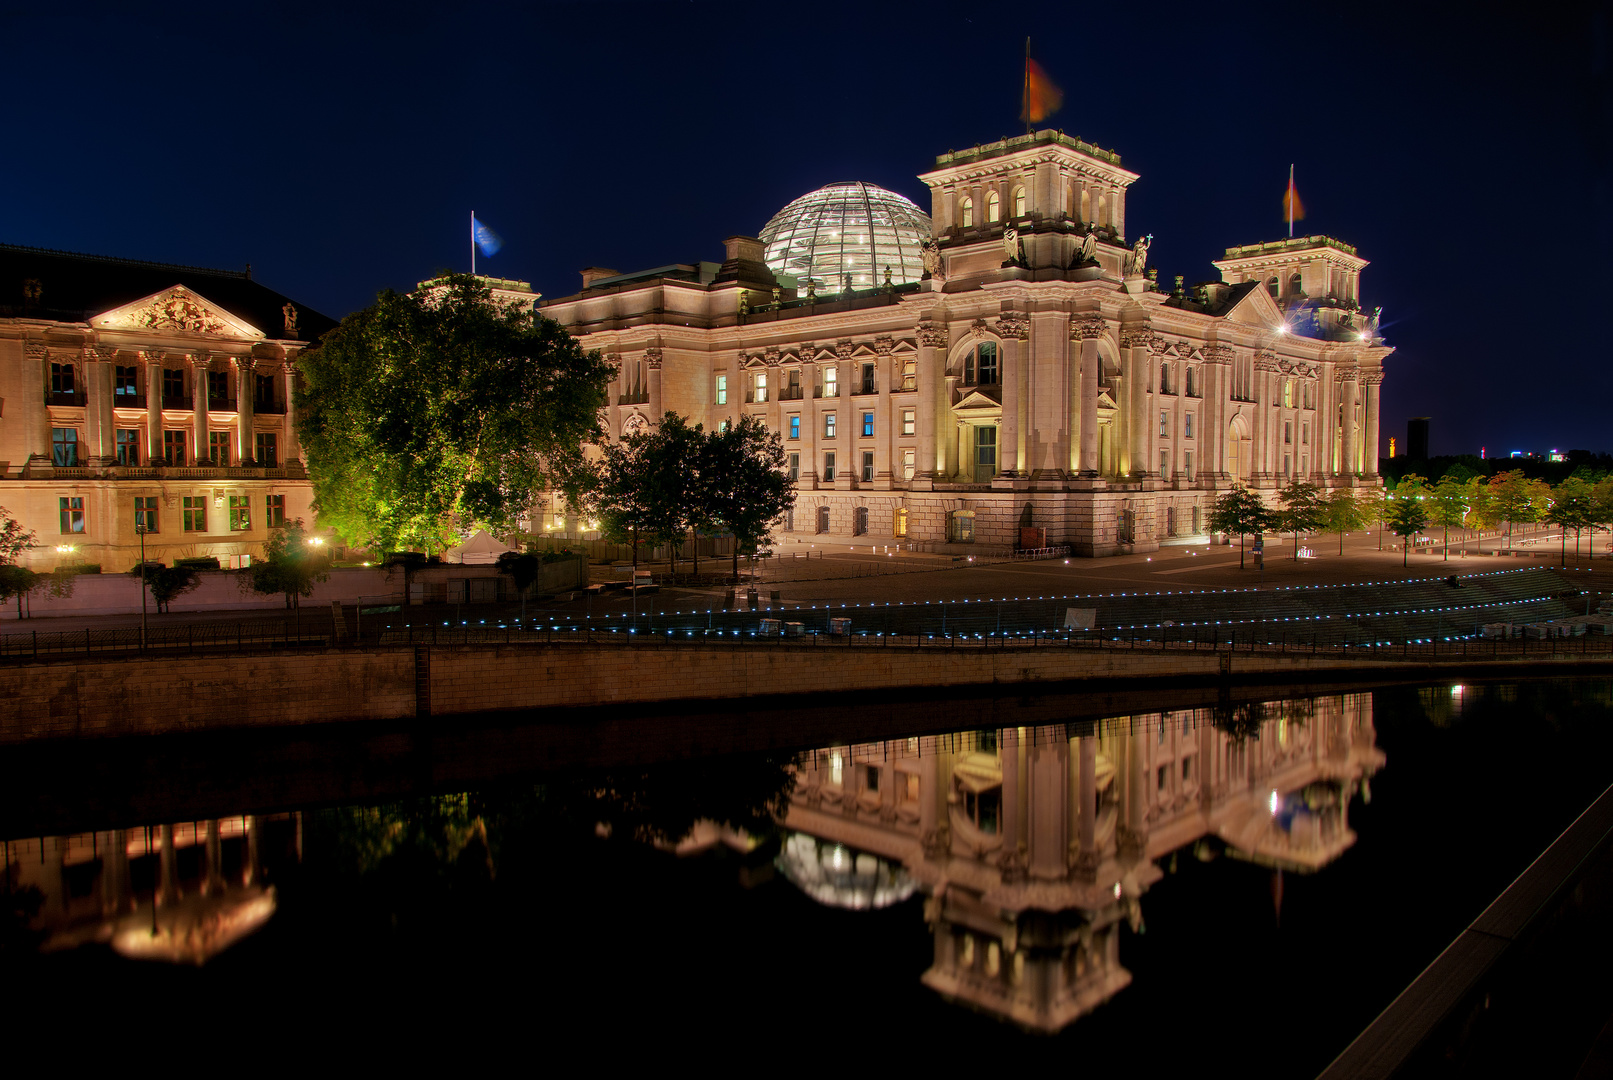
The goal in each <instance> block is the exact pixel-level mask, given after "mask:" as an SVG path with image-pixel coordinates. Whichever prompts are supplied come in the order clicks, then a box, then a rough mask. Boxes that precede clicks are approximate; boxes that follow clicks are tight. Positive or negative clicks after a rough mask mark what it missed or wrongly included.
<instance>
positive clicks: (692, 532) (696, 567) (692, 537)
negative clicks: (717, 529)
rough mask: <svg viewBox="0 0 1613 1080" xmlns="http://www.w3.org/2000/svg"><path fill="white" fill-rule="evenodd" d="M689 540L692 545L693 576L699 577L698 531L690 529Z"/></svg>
mask: <svg viewBox="0 0 1613 1080" xmlns="http://www.w3.org/2000/svg"><path fill="white" fill-rule="evenodd" d="M689 539H690V540H691V541H692V542H693V544H694V576H695V577H699V576H700V530H699V529H695V528H690V530H689Z"/></svg>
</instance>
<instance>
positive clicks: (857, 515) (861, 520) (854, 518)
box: [851, 506, 868, 536]
mask: <svg viewBox="0 0 1613 1080" xmlns="http://www.w3.org/2000/svg"><path fill="white" fill-rule="evenodd" d="M867 532H868V507H866V506H859V507H857V509H856V510H854V511H852V514H851V534H852V535H853V536H862V535H864V534H865V533H867Z"/></svg>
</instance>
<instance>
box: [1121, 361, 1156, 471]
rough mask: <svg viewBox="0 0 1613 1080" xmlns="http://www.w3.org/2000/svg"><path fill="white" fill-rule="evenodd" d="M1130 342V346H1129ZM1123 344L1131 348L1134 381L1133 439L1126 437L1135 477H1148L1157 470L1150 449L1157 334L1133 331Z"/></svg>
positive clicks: (1130, 368)
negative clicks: (1155, 335) (1155, 337)
mask: <svg viewBox="0 0 1613 1080" xmlns="http://www.w3.org/2000/svg"><path fill="white" fill-rule="evenodd" d="M1128 342H1129V347H1127V346H1128ZM1121 345H1122V346H1123V347H1127V352H1128V354H1129V356H1130V363H1129V365H1128V371H1127V380H1128V381H1129V382H1130V383H1131V387H1130V390H1131V415H1130V420H1129V426H1130V427H1131V438H1130V439H1128V440H1126V441H1127V445H1128V446H1129V448H1130V457H1131V469H1130V470H1129V471H1130V473H1131V475H1132V476H1135V477H1138V478H1139V479H1141V478H1145V477H1147V476H1149V475H1150V474H1152V473H1154V472H1155V471H1156V470H1155V469H1154V468H1153V467H1152V461H1151V459H1152V457H1153V454H1152V453H1151V450H1150V448H1151V447H1152V446H1153V445H1154V443H1155V440H1154V438H1153V410H1152V409H1151V408H1150V405H1151V403H1152V400H1153V395H1152V394H1151V393H1150V390H1152V388H1153V387H1154V385H1155V383H1154V378H1155V376H1154V352H1153V350H1154V345H1155V342H1154V337H1153V334H1152V333H1150V332H1148V331H1141V332H1138V331H1133V332H1132V333H1131V334H1128V335H1126V337H1125V338H1122V339H1121Z"/></svg>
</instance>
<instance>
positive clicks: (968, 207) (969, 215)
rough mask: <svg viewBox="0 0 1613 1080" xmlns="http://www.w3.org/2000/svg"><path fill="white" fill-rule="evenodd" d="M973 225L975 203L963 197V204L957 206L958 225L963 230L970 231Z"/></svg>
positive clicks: (967, 197)
mask: <svg viewBox="0 0 1613 1080" xmlns="http://www.w3.org/2000/svg"><path fill="white" fill-rule="evenodd" d="M974 223H975V201H974V200H973V199H971V198H969V196H967V195H965V196H964V197H963V202H961V203H959V204H958V224H959V225H961V226H963V227H964V228H965V229H970V228H973V227H974Z"/></svg>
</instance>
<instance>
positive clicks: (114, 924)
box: [0, 813, 302, 964]
mask: <svg viewBox="0 0 1613 1080" xmlns="http://www.w3.org/2000/svg"><path fill="white" fill-rule="evenodd" d="M0 851H3V853H4V860H5V861H4V863H3V864H0V867H3V872H4V878H3V887H4V889H5V890H6V891H7V892H8V893H10V894H11V896H12V897H13V898H21V897H25V896H28V895H30V894H31V895H33V897H34V898H35V899H37V901H38V910H37V911H36V912H35V914H34V916H33V918H32V920H31V922H30V927H29V928H30V929H31V930H32V931H34V932H35V933H36V934H38V935H39V936H40V948H41V949H42V950H55V949H67V948H74V947H76V946H79V945H87V944H92V943H96V944H106V945H110V946H111V947H112V948H113V949H114V950H116V951H117V952H119V953H122V954H123V955H125V956H130V957H134V958H137V959H153V960H170V961H176V962H184V963H195V964H200V963H203V962H204V961H206V960H208V959H209V958H211V957H213V956H215V955H217V954H218V953H220V952H222V951H223V950H224V949H226V948H228V947H229V946H230V945H232V944H234V943H235V942H236V941H239V940H240V939H241V938H243V937H245V936H246V935H247V934H250V933H252V932H253V931H254V930H256V929H258V928H259V927H260V926H262V925H263V924H264V923H265V922H267V921H268V919H269V917H270V916H271V915H273V914H274V910H275V892H274V886H273V885H272V884H271V883H270V880H269V878H270V876H271V871H272V869H273V867H274V866H276V865H277V864H279V863H280V862H282V861H283V860H284V859H285V858H291V859H296V860H298V861H300V860H301V857H302V815H301V814H300V813H298V814H279V815H274V816H270V817H256V816H250V815H248V816H237V817H231V818H218V819H213V820H210V821H200V822H189V821H187V822H179V823H177V824H172V825H148V826H142V827H139V828H134V829H111V830H107V831H104V832H93V833H81V834H78V835H75V836H47V837H42V838H38V839H27V840H11V841H7V842H5V843H4V844H3V845H0ZM32 890H37V893H31V891H32Z"/></svg>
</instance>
